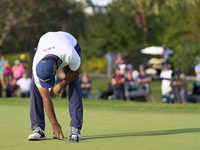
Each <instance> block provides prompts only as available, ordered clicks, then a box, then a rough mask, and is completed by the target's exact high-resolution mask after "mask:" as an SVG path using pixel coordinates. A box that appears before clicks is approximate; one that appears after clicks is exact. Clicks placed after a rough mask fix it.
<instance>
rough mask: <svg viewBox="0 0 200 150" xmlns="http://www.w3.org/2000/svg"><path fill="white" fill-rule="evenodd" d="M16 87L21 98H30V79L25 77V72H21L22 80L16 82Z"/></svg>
mask: <svg viewBox="0 0 200 150" xmlns="http://www.w3.org/2000/svg"><path fill="white" fill-rule="evenodd" d="M17 86H19V88H20V93H21V97H30V90H31V78H28V77H27V73H26V72H23V76H22V78H20V79H19V80H17Z"/></svg>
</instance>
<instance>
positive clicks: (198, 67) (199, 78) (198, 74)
mask: <svg viewBox="0 0 200 150" xmlns="http://www.w3.org/2000/svg"><path fill="white" fill-rule="evenodd" d="M197 61H198V64H197V65H196V66H195V68H194V69H195V73H196V81H200V57H199V58H198V60H197Z"/></svg>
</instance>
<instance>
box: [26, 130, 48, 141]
mask: <svg viewBox="0 0 200 150" xmlns="http://www.w3.org/2000/svg"><path fill="white" fill-rule="evenodd" d="M45 139H46V137H45V131H43V130H42V129H41V128H40V127H36V128H35V129H34V130H33V134H30V135H29V137H28V140H45Z"/></svg>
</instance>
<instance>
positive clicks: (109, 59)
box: [104, 51, 113, 77]
mask: <svg viewBox="0 0 200 150" xmlns="http://www.w3.org/2000/svg"><path fill="white" fill-rule="evenodd" d="M104 57H105V58H106V59H107V76H108V77H111V76H112V61H113V60H112V59H113V56H112V53H111V51H109V52H107V53H106V54H105V56H104Z"/></svg>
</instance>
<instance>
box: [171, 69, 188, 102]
mask: <svg viewBox="0 0 200 150" xmlns="http://www.w3.org/2000/svg"><path fill="white" fill-rule="evenodd" d="M174 73H175V74H174V76H173V81H172V90H173V94H174V101H175V102H178V103H186V96H187V95H186V94H187V83H186V76H185V74H184V73H182V72H181V70H180V68H176V69H175V71H174Z"/></svg>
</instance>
